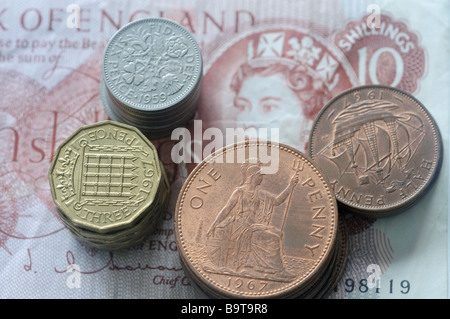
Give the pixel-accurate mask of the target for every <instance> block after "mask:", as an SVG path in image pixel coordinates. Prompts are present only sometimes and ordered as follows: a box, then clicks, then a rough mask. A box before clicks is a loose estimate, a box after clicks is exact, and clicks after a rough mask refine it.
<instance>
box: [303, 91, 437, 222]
mask: <svg viewBox="0 0 450 319" xmlns="http://www.w3.org/2000/svg"><path fill="white" fill-rule="evenodd" d="M309 152H310V156H311V157H312V159H313V160H314V161H315V162H316V163H317V165H318V166H319V167H320V168H321V169H322V171H323V172H324V174H325V175H326V176H327V177H328V179H329V180H330V183H331V185H332V187H333V189H334V192H335V194H336V198H337V200H338V202H339V203H341V204H343V205H345V206H346V207H347V208H348V209H349V210H350V211H352V212H354V213H359V214H364V215H366V216H371V217H381V216H387V215H391V214H394V213H398V212H401V211H403V209H405V208H407V207H409V206H410V205H412V204H413V203H415V202H416V200H417V199H419V198H420V197H421V196H422V195H423V194H424V193H425V192H426V191H427V190H428V189H429V188H430V186H431V185H432V184H433V182H434V180H435V178H436V177H437V176H438V173H439V170H440V167H441V163H442V156H443V154H442V140H441V136H440V133H439V129H438V127H437V126H436V123H435V121H434V120H433V118H432V116H431V115H430V113H429V112H428V111H427V109H426V108H425V106H424V105H422V103H420V102H419V101H418V100H417V99H415V98H414V97H413V96H411V95H410V94H408V93H406V92H403V91H401V90H398V89H396V88H391V87H385V86H379V85H370V86H362V87H357V88H354V89H350V90H348V91H346V92H344V93H342V94H340V95H339V96H337V97H335V98H334V99H333V100H331V101H330V102H329V103H328V104H327V105H326V106H325V107H324V108H323V109H322V111H321V112H320V113H319V115H318V116H317V118H316V121H315V123H314V125H313V128H312V131H311V135H310V143H309Z"/></svg>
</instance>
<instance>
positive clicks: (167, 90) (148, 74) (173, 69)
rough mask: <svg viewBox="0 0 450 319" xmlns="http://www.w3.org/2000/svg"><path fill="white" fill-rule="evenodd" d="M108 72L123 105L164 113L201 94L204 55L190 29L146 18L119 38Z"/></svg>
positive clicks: (108, 57)
mask: <svg viewBox="0 0 450 319" xmlns="http://www.w3.org/2000/svg"><path fill="white" fill-rule="evenodd" d="M102 72H103V80H104V83H105V86H106V88H107V90H108V92H109V93H110V94H111V95H112V97H113V98H114V99H115V100H116V101H118V102H119V104H122V105H123V106H124V107H126V108H130V109H134V110H138V111H155V112H156V113H158V111H160V110H164V109H166V108H171V107H174V106H175V108H178V106H181V105H183V104H184V103H183V102H184V101H185V99H189V98H190V97H191V96H192V95H193V94H195V93H196V92H195V90H196V89H198V85H197V84H198V82H199V81H200V80H201V77H202V57H201V53H200V48H199V46H198V43H197V42H196V41H195V39H194V38H193V36H192V35H191V34H190V33H189V32H188V31H187V30H186V29H185V28H184V27H182V26H181V25H179V24H177V23H175V22H173V21H171V20H168V19H163V18H146V19H141V20H137V21H134V22H131V23H129V24H127V25H125V26H124V27H122V28H121V29H120V30H119V31H117V33H116V34H114V35H113V37H112V38H111V39H110V41H109V43H108V45H107V47H106V49H105V53H104V57H103V70H102Z"/></svg>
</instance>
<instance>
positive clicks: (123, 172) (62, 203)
mask: <svg viewBox="0 0 450 319" xmlns="http://www.w3.org/2000/svg"><path fill="white" fill-rule="evenodd" d="M49 182H50V188H51V192H52V196H53V201H54V202H55V204H56V208H57V212H58V214H59V216H60V218H61V220H62V222H63V223H64V224H65V225H66V227H67V229H68V230H69V231H70V232H71V233H72V234H73V235H74V236H75V237H76V238H77V239H79V240H80V241H82V242H83V243H85V244H86V245H89V246H92V247H96V248H99V249H106V250H117V249H122V248H126V247H129V246H132V245H135V244H137V243H139V242H141V241H142V240H144V239H145V238H146V237H147V236H148V235H149V234H150V233H151V232H152V231H153V230H154V229H155V227H156V226H157V225H158V223H159V221H160V220H161V219H162V217H163V215H164V214H165V212H166V206H167V202H168V196H169V183H168V180H167V178H166V174H165V171H164V167H163V165H162V163H161V161H160V160H159V159H158V154H157V152H156V149H155V147H154V146H153V144H151V142H150V141H149V140H148V139H147V138H146V137H145V136H144V135H143V134H142V133H141V132H140V131H139V130H138V129H136V128H134V127H132V126H128V125H125V124H121V123H117V122H111V121H104V122H99V123H95V124H91V125H86V126H83V127H81V128H80V129H78V130H77V131H75V132H74V133H73V134H72V135H71V136H70V137H68V138H67V139H66V140H65V141H64V142H63V143H61V145H60V146H59V147H58V149H57V151H56V153H55V156H54V158H53V161H52V164H51V167H50V170H49Z"/></svg>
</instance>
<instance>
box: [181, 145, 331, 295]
mask: <svg viewBox="0 0 450 319" xmlns="http://www.w3.org/2000/svg"><path fill="white" fill-rule="evenodd" d="M256 149H259V150H264V149H266V151H267V149H269V150H271V151H270V153H271V159H270V161H268V160H267V158H266V157H264V158H263V157H262V156H261V151H259V152H258V151H255V150H256ZM256 154H258V155H256ZM269 163H270V164H269ZM273 164H276V166H277V169H276V170H269V169H268V168H269V167H272V168H273V167H274V166H273ZM174 228H175V235H176V242H177V245H178V246H177V247H178V250H179V253H180V258H181V261H182V263H183V265H184V267H185V269H186V273H187V274H188V275H189V276H190V278H191V279H192V280H193V281H194V282H195V284H196V285H197V286H199V287H200V288H202V289H203V290H204V291H205V292H206V293H207V294H209V295H210V296H213V297H219V298H269V297H277V298H294V297H298V296H301V295H302V294H306V293H308V292H310V291H311V289H312V287H315V286H317V284H318V282H320V279H321V278H322V275H323V274H324V273H325V272H326V270H327V268H328V267H329V265H330V264H331V263H332V262H333V259H334V258H335V256H336V252H337V250H336V249H337V243H336V242H337V239H336V238H337V229H338V212H337V203H336V199H335V196H334V194H333V192H332V189H331V187H330V185H329V183H328V181H327V179H326V178H325V176H324V175H323V174H322V173H321V172H320V171H319V170H318V169H317V167H316V166H315V164H314V163H313V162H311V161H310V160H309V159H307V158H306V157H305V156H304V155H303V154H302V153H300V152H299V151H297V150H295V149H293V148H291V147H289V146H286V145H282V144H274V143H269V144H268V143H267V142H263V141H257V140H255V141H247V142H242V143H237V144H234V145H229V146H227V147H225V148H223V149H221V150H219V151H217V152H216V153H214V154H212V155H210V156H208V157H207V158H206V159H205V160H203V161H202V162H201V163H200V164H199V165H198V166H197V167H196V168H195V169H194V170H193V171H192V173H191V174H190V175H189V177H188V178H187V180H186V182H185V183H184V185H183V187H182V189H181V191H180V194H179V197H178V201H177V206H176V211H175V216H174ZM317 291H318V292H319V291H320V289H317Z"/></svg>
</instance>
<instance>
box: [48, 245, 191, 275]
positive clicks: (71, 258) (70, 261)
mask: <svg viewBox="0 0 450 319" xmlns="http://www.w3.org/2000/svg"><path fill="white" fill-rule="evenodd" d="M66 260H67V267H66V268H64V269H63V270H59V269H57V268H56V267H55V268H54V270H55V272H56V273H59V274H61V273H66V272H67V269H68V267H69V266H72V265H74V264H75V255H74V254H73V252H72V251H70V250H68V251H67V252H66ZM103 270H110V271H123V270H126V271H137V270H160V271H163V270H167V271H182V270H183V268H182V267H175V266H174V267H167V266H163V265H157V266H152V265H150V264H147V263H145V264H142V263H140V262H137V263H136V264H135V265H118V264H117V263H116V261H115V260H114V253H113V252H109V259H108V260H107V261H106V263H105V264H104V265H103V266H101V267H99V268H98V269H93V270H89V271H80V273H81V274H95V273H98V272H101V271H103Z"/></svg>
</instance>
